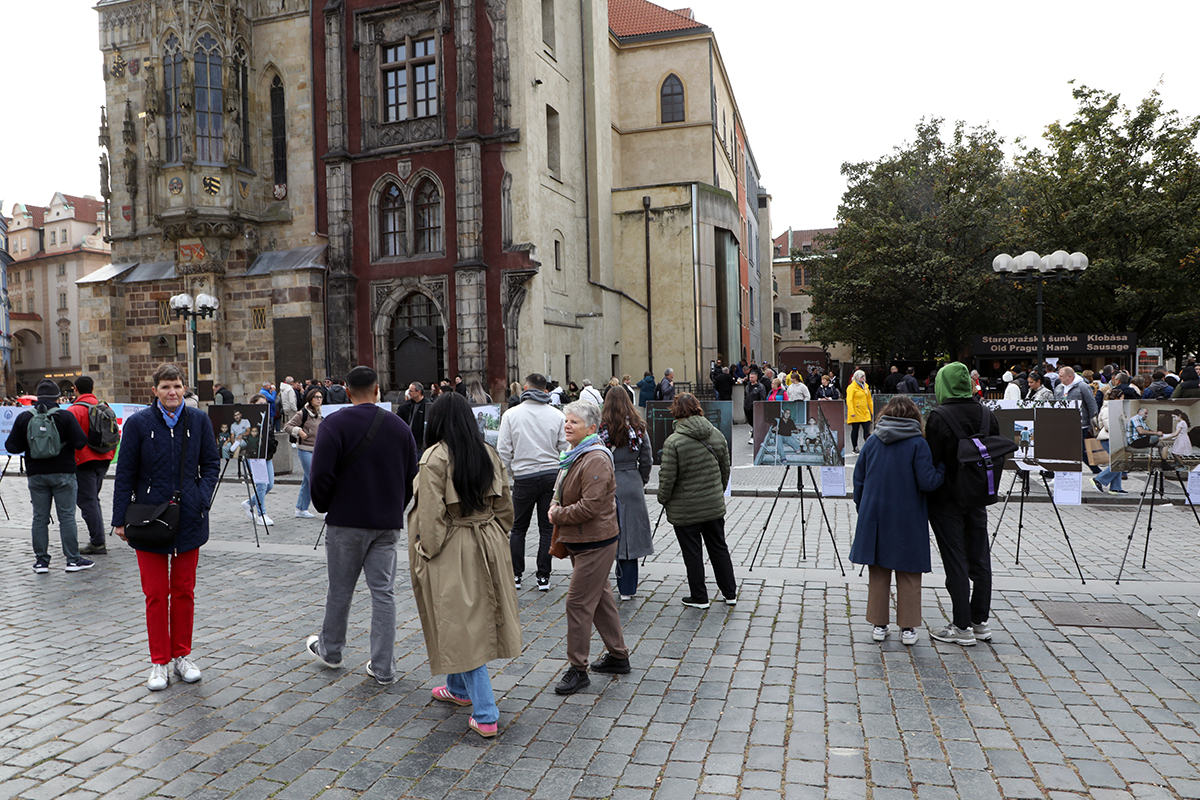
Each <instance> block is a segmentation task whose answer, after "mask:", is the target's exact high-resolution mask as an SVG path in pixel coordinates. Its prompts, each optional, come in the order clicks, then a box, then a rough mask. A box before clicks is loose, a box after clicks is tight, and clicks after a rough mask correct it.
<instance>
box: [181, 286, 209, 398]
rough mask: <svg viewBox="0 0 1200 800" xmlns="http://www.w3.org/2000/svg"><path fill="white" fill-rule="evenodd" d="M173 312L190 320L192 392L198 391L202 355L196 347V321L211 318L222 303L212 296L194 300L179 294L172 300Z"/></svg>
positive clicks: (199, 297) (198, 297)
mask: <svg viewBox="0 0 1200 800" xmlns="http://www.w3.org/2000/svg"><path fill="white" fill-rule="evenodd" d="M170 304H171V310H172V311H174V312H175V316H176V317H177V318H178V317H182V318H184V319H186V320H188V328H189V333H190V338H191V350H192V376H191V378H192V379H191V388H192V391H197V389H198V387H199V383H200V353H199V351H198V349H197V347H196V320H197V318H200V317H211V316H213V315H215V314H216V313H217V309H218V308H220V307H221V301H220V300H218V299H217V298H215V297H213V296H212V295H211V294H198V295H196V297H195V298H194V299H193V298H192V296H191V295H190V294H187V293H186V292H185V293H183V294H177V295H175V296H174V297H172V298H171V300H170Z"/></svg>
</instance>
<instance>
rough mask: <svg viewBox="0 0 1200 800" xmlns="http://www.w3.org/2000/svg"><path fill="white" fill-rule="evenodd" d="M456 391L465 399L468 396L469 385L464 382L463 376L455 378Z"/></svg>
mask: <svg viewBox="0 0 1200 800" xmlns="http://www.w3.org/2000/svg"><path fill="white" fill-rule="evenodd" d="M454 391H455V392H457V393H458V394H461V395H462V396H463V397H466V396H467V384H466V383H464V382H463V376H462V375H455V376H454Z"/></svg>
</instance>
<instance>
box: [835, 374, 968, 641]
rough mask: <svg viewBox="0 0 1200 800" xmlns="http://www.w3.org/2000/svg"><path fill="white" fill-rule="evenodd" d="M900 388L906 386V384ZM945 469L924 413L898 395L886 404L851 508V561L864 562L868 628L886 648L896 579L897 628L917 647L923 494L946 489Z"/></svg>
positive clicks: (926, 566) (924, 547) (860, 466)
mask: <svg viewBox="0 0 1200 800" xmlns="http://www.w3.org/2000/svg"><path fill="white" fill-rule="evenodd" d="M901 385H903V384H901ZM945 474H946V469H945V467H944V466H938V467H935V466H934V465H933V457H932V456H931V454H930V452H929V445H928V443H926V441H925V438H924V436H923V433H922V431H921V411H920V409H918V408H917V404H916V403H914V402H913V401H912V400H910V399H909V398H908V397H907V396H905V395H903V394H900V395H897V396H896V397H893V398H892V399H891V400H890V401H888V403H887V405H885V406H884V407H883V411H882V412H881V414H880V417H879V422H878V424H876V426H875V435H874V436H872V437H871V438H869V439H867V441H866V442H864V443H863V448H862V454H861V455H860V456H859V458H858V461H857V463H855V465H854V507H855V508H856V509H858V523H857V526H856V528H855V533H854V544H853V546H852V547H851V548H850V560H851V561H852V562H854V563H855V564H866V565H867V569H868V572H869V574H870V581H869V583H868V587H867V622H869V623H871V625H872V626H873V628H872V631H871V636H872V638H873V639H874V640H875V641H877V642H882V641H883V640H884V639H886V638H887V636H888V630H889V625H890V622H891V614H890V609H889V606H890V602H889V595H890V593H891V586H892V573H893V572H894V573H895V575H896V623H897V624H898V625H899V626H900V641H901V642H902V643H903V644H905V645H910V646H911V645H914V644H916V643H917V628H918V627H919V626H920V625H921V573H923V572H930V571H931V570H932V569H933V567H932V564H931V562H930V558H929V509H928V504H927V502H926V495H925V493H926V492H930V491H933V490H934V489H936V488H937V487H939V486H941V485H942V480H943V478H944V477H945Z"/></svg>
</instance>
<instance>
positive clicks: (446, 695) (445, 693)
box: [431, 686, 496, 735]
mask: <svg viewBox="0 0 1200 800" xmlns="http://www.w3.org/2000/svg"><path fill="white" fill-rule="evenodd" d="M431 694H432V695H433V697H434V699H435V700H445V701H446V702H447V703H454V705H456V706H469V705H471V701H470V700H468V699H467V698H465V697H459V696H458V695H456V694H451V693H450V690H449V689H448V688H446V687H445V686H439V687H437V688H436V689H434V690H433V691H432V692H431ZM492 727H493V728H495V727H496V726H494V725H493V726H492ZM492 733H493V735H494V734H495V730H493V731H492Z"/></svg>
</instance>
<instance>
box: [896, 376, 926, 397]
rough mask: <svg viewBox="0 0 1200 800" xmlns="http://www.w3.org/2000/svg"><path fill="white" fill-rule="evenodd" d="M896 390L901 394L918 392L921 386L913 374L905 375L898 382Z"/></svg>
mask: <svg viewBox="0 0 1200 800" xmlns="http://www.w3.org/2000/svg"><path fill="white" fill-rule="evenodd" d="M896 391H897V392H898V393H900V394H917V393H918V392H920V391H921V387H920V386H919V385H918V384H917V379H916V378H914V377H913V376H912V375H905V376H904V377H903V378H901V379H900V382H899V383H897V384H896Z"/></svg>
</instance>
